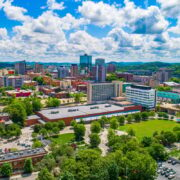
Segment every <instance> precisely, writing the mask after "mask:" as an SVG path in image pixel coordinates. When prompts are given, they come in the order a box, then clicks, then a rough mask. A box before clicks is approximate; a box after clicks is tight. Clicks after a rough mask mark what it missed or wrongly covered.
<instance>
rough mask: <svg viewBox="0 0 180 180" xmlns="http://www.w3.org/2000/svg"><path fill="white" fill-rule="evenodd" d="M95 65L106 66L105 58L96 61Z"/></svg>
mask: <svg viewBox="0 0 180 180" xmlns="http://www.w3.org/2000/svg"><path fill="white" fill-rule="evenodd" d="M95 65H96V66H97V65H105V59H103V58H97V59H96V62H95Z"/></svg>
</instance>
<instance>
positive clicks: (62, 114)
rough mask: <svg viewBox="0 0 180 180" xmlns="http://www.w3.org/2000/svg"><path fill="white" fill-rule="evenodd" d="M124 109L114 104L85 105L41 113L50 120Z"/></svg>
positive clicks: (45, 110)
mask: <svg viewBox="0 0 180 180" xmlns="http://www.w3.org/2000/svg"><path fill="white" fill-rule="evenodd" d="M123 109H124V108H122V107H120V106H116V105H112V104H96V105H84V106H74V107H64V108H61V107H59V108H53V109H44V110H42V111H40V112H39V113H40V114H42V115H43V116H45V117H47V118H48V119H50V120H51V119H58V118H67V117H75V116H82V115H91V114H95V113H106V112H108V111H118V110H123Z"/></svg>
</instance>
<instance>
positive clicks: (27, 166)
mask: <svg viewBox="0 0 180 180" xmlns="http://www.w3.org/2000/svg"><path fill="white" fill-rule="evenodd" d="M32 171H33V164H32V159H31V158H28V159H26V160H25V162H24V172H25V173H32Z"/></svg>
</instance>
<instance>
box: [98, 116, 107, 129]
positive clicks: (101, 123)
mask: <svg viewBox="0 0 180 180" xmlns="http://www.w3.org/2000/svg"><path fill="white" fill-rule="evenodd" d="M98 122H99V123H100V125H101V128H104V127H105V124H106V123H107V117H105V116H102V117H101V118H100V119H99V120H98Z"/></svg>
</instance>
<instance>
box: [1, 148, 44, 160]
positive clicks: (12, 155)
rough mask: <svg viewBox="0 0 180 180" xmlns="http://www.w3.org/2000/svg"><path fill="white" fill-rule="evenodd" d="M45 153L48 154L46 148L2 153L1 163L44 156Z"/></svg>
mask: <svg viewBox="0 0 180 180" xmlns="http://www.w3.org/2000/svg"><path fill="white" fill-rule="evenodd" d="M43 153H46V151H45V149H44V148H36V149H25V150H22V151H17V152H10V153H2V154H0V162H1V161H7V160H14V159H19V158H26V157H30V156H35V155H38V154H43Z"/></svg>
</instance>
